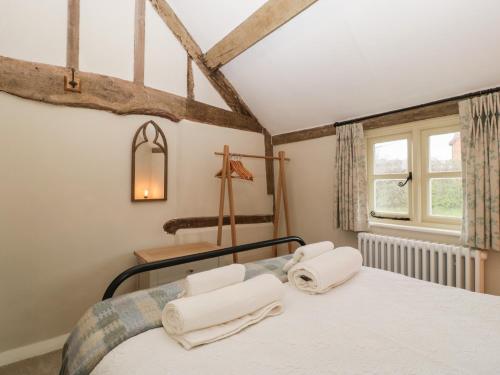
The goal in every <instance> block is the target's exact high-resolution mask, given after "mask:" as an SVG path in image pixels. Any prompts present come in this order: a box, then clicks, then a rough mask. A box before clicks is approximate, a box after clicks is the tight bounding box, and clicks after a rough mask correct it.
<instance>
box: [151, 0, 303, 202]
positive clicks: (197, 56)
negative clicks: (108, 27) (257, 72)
mask: <svg viewBox="0 0 500 375" xmlns="http://www.w3.org/2000/svg"><path fill="white" fill-rule="evenodd" d="M149 1H150V2H151V4H152V5H153V8H154V9H155V10H156V12H157V13H158V15H159V16H160V18H161V19H162V20H163V22H164V23H165V24H166V25H167V27H168V28H169V29H170V30H171V31H172V33H173V34H174V36H175V37H176V38H177V39H178V40H179V42H180V43H181V44H182V46H183V47H184V49H185V50H186V52H187V53H188V55H189V56H190V57H191V59H192V60H193V61H194V62H195V63H196V65H197V66H198V68H200V70H201V72H202V73H203V74H204V75H205V77H207V79H208V80H209V81H210V83H211V84H212V86H213V87H214V88H215V89H216V90H217V92H218V93H219V94H220V95H221V96H222V98H223V99H224V101H225V102H226V103H227V105H228V106H229V108H231V109H232V110H233V111H235V112H237V113H240V114H242V115H245V116H249V117H250V118H252V119H253V120H254V121H255V123H256V124H258V126H260V129H261V132H262V133H263V134H264V138H265V149H266V155H272V153H273V146H272V142H271V137H270V135H269V133H268V132H267V130H266V129H265V128H264V127H263V126H262V125H261V124H260V123H259V120H258V119H257V118H256V117H255V115H254V114H253V113H252V111H251V110H250V108H249V107H248V106H247V105H246V103H245V102H244V101H243V99H242V98H241V97H240V96H239V94H238V93H237V92H236V90H235V88H234V87H233V85H231V83H230V82H229V81H228V80H227V78H226V77H225V76H224V74H223V73H222V72H221V71H220V70H216V71H212V70H211V69H210V68H209V67H208V66H207V65H206V63H205V60H204V58H203V52H202V51H201V48H200V46H199V45H198V44H197V43H196V41H195V40H194V39H193V37H192V36H191V34H189V31H188V30H187V29H186V27H185V26H184V25H183V24H182V22H181V20H180V19H179V17H177V15H176V14H175V12H174V11H173V9H172V8H171V7H170V5H168V3H167V2H166V1H165V0H149ZM300 1H302V0H300ZM266 181H267V191H268V194H273V192H274V173H273V166H272V165H271V163H269V162H267V163H266Z"/></svg>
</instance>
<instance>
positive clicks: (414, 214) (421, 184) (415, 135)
mask: <svg viewBox="0 0 500 375" xmlns="http://www.w3.org/2000/svg"><path fill="white" fill-rule="evenodd" d="M455 131H457V132H460V120H459V116H458V115H451V116H444V117H438V118H432V119H428V120H422V121H415V122H410V123H405V124H400V125H392V126H387V127H383V128H376V129H368V130H365V141H366V149H367V163H368V166H367V172H368V188H369V193H368V207H369V209H368V210H369V212H371V211H372V210H374V203H375V202H374V198H375V197H374V194H375V188H374V181H375V180H376V179H379V178H378V177H377V176H380V175H374V171H373V167H374V166H373V164H374V163H373V158H374V152H373V146H374V144H375V143H380V142H386V141H391V140H397V139H403V138H406V139H408V154H409V155H408V172H412V180H411V182H409V183H408V184H409V185H410V186H409V188H408V194H409V197H408V199H409V202H408V206H409V207H408V209H409V219H410V220H405V221H401V220H395V219H394V218H393V217H404V216H403V215H401V216H397V215H394V214H387V215H385V213H383V212H377V214H378V213H380V214H384V216H392V218H389V217H388V218H374V217H369V220H370V222H377V223H391V224H395V223H398V224H401V225H403V226H416V227H432V228H443V229H453V230H459V229H460V226H461V222H462V219H461V218H459V219H456V218H450V217H443V216H434V215H430V206H429V204H430V199H429V198H430V197H429V195H428V194H429V185H428V183H429V181H430V179H431V178H436V177H439V176H437V175H443V177H461V176H462V172H461V171H460V172H431V173H429V172H428V165H429V153H428V148H429V146H428V142H429V139H430V136H431V135H436V134H443V133H449V132H455ZM394 175H395V176H402V175H403V174H397V175H396V174H394ZM382 176H384V175H382ZM385 176H389V175H385ZM406 176H407V174H406V175H405V177H404V178H406ZM398 179H399V178H398Z"/></svg>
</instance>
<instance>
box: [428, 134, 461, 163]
mask: <svg viewBox="0 0 500 375" xmlns="http://www.w3.org/2000/svg"><path fill="white" fill-rule="evenodd" d="M429 154H430V155H429V171H430V172H450V171H460V170H462V163H461V156H460V133H459V132H455V133H446V134H438V135H431V136H430V137H429Z"/></svg>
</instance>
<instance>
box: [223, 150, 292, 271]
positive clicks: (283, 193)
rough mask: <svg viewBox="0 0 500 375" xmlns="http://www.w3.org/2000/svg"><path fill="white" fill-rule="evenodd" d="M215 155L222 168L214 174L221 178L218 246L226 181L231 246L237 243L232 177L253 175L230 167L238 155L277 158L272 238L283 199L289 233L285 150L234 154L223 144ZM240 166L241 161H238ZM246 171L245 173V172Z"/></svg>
mask: <svg viewBox="0 0 500 375" xmlns="http://www.w3.org/2000/svg"><path fill="white" fill-rule="evenodd" d="M215 154H216V155H222V168H221V170H220V172H219V173H217V174H216V177H220V179H221V189H220V200H219V219H218V225H217V226H218V228H217V245H218V246H220V245H221V244H222V226H223V225H224V202H225V195H226V181H227V191H228V197H229V224H230V225H231V244H232V246H236V245H237V239H236V218H235V213H234V211H235V208H234V192H233V182H232V180H233V178H240V179H246V180H253V176H252V175H251V173H250V172H248V170H245V171H243V173H239V172H241V171H238V170H234V169H233V168H232V163H231V162H232V161H231V157H239V158H256V159H272V160H277V161H278V162H279V164H278V165H279V173H278V185H277V191H276V195H275V199H276V200H275V203H274V223H273V224H274V230H273V238H278V233H279V225H280V211H281V200H282V199H283V208H284V214H285V229H286V235H287V236H290V235H291V228H290V212H289V208H288V192H287V187H286V174H285V161H289V160H290V159H288V158H286V157H285V152H284V151H280V152H278V156H277V157H275V156H261V155H248V154H235V153H230V152H229V146H228V145H224V151H223V152H216V153H215ZM239 165H240V166H241V163H239ZM233 171H234V172H236V173H237V176H234V177H233V175H232V174H233ZM245 172H246V173H245ZM272 249H273V253H274V256H277V255H278V248H277V246H276V245H274V246H273V247H272ZM288 252H289V253H291V252H292V246H291V244H290V243H288ZM233 261H234V262H235V263H237V262H238V254H233Z"/></svg>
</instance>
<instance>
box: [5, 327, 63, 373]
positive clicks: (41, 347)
mask: <svg viewBox="0 0 500 375" xmlns="http://www.w3.org/2000/svg"><path fill="white" fill-rule="evenodd" d="M68 336H69V333H66V334H64V335H61V336H57V337H53V338H51V339H48V340H44V341H39V342H35V343H33V344H30V345H26V346H21V347H20V348H15V349H11V350H7V351H5V352H3V353H0V366H5V365H8V364H11V363H14V362H18V361H22V360H23V359H28V358H32V357H36V356H39V355H43V354H46V353H50V352H53V351H54V350H59V349H61V348H62V347H63V345H64V343H65V342H66V340H67V338H68Z"/></svg>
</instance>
